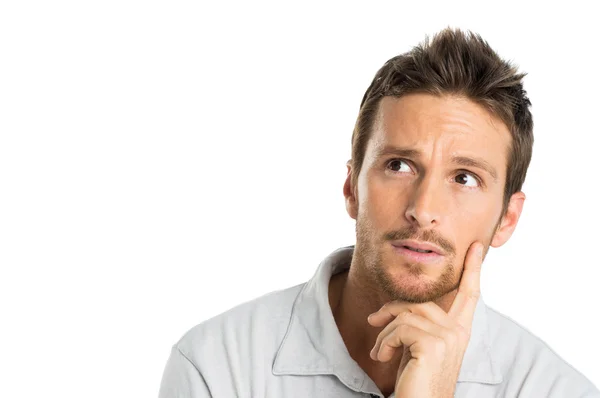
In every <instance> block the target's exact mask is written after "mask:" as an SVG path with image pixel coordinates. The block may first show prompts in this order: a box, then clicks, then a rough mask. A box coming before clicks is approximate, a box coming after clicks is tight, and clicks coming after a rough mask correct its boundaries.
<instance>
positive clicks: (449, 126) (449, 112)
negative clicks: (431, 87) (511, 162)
mask: <svg viewBox="0 0 600 398" xmlns="http://www.w3.org/2000/svg"><path fill="white" fill-rule="evenodd" d="M511 140H512V137H511V134H510V131H509V130H508V128H507V126H506V125H505V124H504V122H502V121H501V120H500V119H499V118H497V117H496V116H494V115H493V114H491V113H490V112H489V111H488V110H486V109H485V108H484V107H483V106H481V105H479V104H477V103H475V102H474V101H472V100H469V99H466V98H464V97H457V96H434V95H430V94H421V93H419V94H408V95H404V96H402V97H400V98H396V97H384V98H383V99H382V100H381V102H380V104H379V109H378V115H377V118H376V120H375V123H374V126H373V133H372V136H371V139H370V140H369V145H368V147H367V154H373V152H376V151H377V150H378V149H381V148H382V147H383V146H397V147H402V148H409V149H416V150H419V151H421V152H423V153H424V154H425V155H427V154H430V155H431V156H434V155H438V156H444V155H448V156H450V155H452V156H455V155H459V156H462V155H466V156H469V155H472V156H480V157H484V158H486V159H488V161H489V162H493V163H494V164H495V165H496V166H497V167H499V168H501V169H502V168H505V166H506V164H507V160H508V151H509V149H510V144H511ZM502 166H504V167H502Z"/></svg>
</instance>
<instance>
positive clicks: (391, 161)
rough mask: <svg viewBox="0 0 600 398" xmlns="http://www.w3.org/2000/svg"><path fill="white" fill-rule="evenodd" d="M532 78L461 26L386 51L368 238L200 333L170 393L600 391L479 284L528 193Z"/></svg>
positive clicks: (361, 139) (166, 379)
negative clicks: (527, 80)
mask: <svg viewBox="0 0 600 398" xmlns="http://www.w3.org/2000/svg"><path fill="white" fill-rule="evenodd" d="M523 77H524V74H519V73H517V70H516V68H514V67H513V66H512V65H510V64H509V63H507V62H505V61H503V60H501V59H500V58H499V57H498V55H497V54H496V53H495V52H494V51H493V50H492V49H491V48H490V47H489V46H488V45H487V43H486V42H485V41H483V40H482V39H481V37H480V36H478V35H474V34H465V33H463V32H461V31H459V30H451V29H446V30H444V31H442V32H440V33H439V34H437V35H436V36H435V37H434V38H433V40H432V41H431V42H429V41H428V40H426V41H425V42H424V43H423V44H421V45H419V46H417V47H415V48H414V49H412V50H411V51H410V52H408V53H406V54H402V55H399V56H397V57H394V58H392V59H390V60H389V61H388V62H386V63H385V65H384V66H383V67H382V68H381V69H380V70H379V71H378V73H377V75H376V76H375V78H374V80H373V82H372V83H371V85H370V87H369V88H368V89H367V92H366V93H365V95H364V97H363V100H362V103H361V107H360V112H359V115H358V119H357V122H356V127H355V130H354V133H353V136H352V158H351V160H350V161H348V164H347V168H348V175H347V178H346V181H345V183H344V189H343V192H344V196H345V198H346V209H347V211H348V214H349V215H350V217H352V218H353V219H355V220H356V238H357V240H356V245H355V246H348V247H343V248H340V249H338V250H336V251H334V252H333V253H331V254H330V255H329V256H328V257H327V258H325V260H324V261H323V262H322V263H321V264H320V265H319V267H318V269H317V272H316V274H315V276H314V277H313V278H312V279H311V280H310V281H308V282H307V283H304V284H301V285H298V286H294V287H291V288H288V289H286V290H282V291H277V292H272V293H270V294H267V295H265V296H263V297H260V298H258V299H255V300H253V301H251V302H248V303H245V304H242V305H240V306H238V307H235V308H233V309H231V310H229V311H227V312H225V313H223V314H221V315H219V316H216V317H214V318H212V319H210V320H207V321H205V322H203V323H201V324H200V325H198V326H196V327H195V328H193V329H192V330H190V331H189V332H188V333H187V334H186V335H185V336H184V337H183V338H182V339H181V340H180V341H179V342H178V343H177V344H175V346H174V347H173V350H172V352H171V356H170V358H169V361H168V363H167V366H166V369H165V372H164V375H163V380H162V384H161V388H160V397H161V398H175V397H180V398H183V397H190V398H191V397H219V398H220V397H369V396H370V397H390V396H391V397H402V398H413V397H414V398H416V397H453V396H455V397H581V398H583V397H600V391H598V390H597V389H596V387H595V386H594V385H593V384H592V383H591V382H590V381H589V380H588V379H587V378H586V377H585V376H583V375H582V374H581V373H579V372H578V371H577V370H575V369H573V368H572V367H571V366H570V365H569V364H568V363H566V362H565V361H564V360H562V359H561V358H560V357H559V356H558V355H557V354H555V353H554V352H553V351H552V350H551V349H550V348H549V347H548V346H547V345H546V344H545V343H544V342H542V341H541V340H540V339H538V338H537V337H535V336H534V335H532V334H531V333H529V332H528V331H526V330H525V329H523V328H522V327H521V326H519V325H518V324H516V323H515V322H513V321H511V320H509V319H508V318H505V317H504V316H503V315H501V314H500V313H498V312H496V311H494V310H493V309H491V308H489V307H487V306H486V305H485V304H484V302H483V300H482V297H481V295H480V292H479V277H480V267H481V263H482V261H483V258H484V257H485V254H486V253H487V251H488V249H489V247H490V246H493V247H499V246H502V245H503V244H504V243H505V242H506V241H508V239H509V238H510V236H511V235H512V233H513V231H514V229H515V227H516V226H517V222H518V220H519V216H520V214H521V210H522V208H523V202H524V201H525V195H524V194H523V192H521V188H522V185H523V182H524V180H525V175H526V172H527V168H528V166H529V162H530V159H531V153H532V146H533V121H532V116H531V113H530V111H529V106H530V101H529V100H528V98H527V96H526V93H525V91H524V90H523V86H522V78H523Z"/></svg>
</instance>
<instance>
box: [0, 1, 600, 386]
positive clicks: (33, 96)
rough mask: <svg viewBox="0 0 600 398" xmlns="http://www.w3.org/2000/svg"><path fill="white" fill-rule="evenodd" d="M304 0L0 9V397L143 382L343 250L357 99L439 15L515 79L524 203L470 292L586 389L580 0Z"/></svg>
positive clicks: (591, 356) (594, 245) (591, 71)
mask: <svg viewBox="0 0 600 398" xmlns="http://www.w3.org/2000/svg"><path fill="white" fill-rule="evenodd" d="M324 3H325V2H319V3H314V4H313V5H307V3H305V2H298V3H295V4H292V3H286V4H285V5H284V4H283V2H279V3H277V4H275V3H274V4H264V3H263V4H259V3H257V2H238V3H230V2H219V5H215V4H213V3H212V2H204V3H202V2H198V1H186V2H183V1H169V2H167V1H162V2H158V1H147V0H146V1H124V0H119V1H102V2H101V1H96V2H90V1H85V2H83V1H70V2H68V1H52V2H50V1H45V2H42V1H38V2H31V1H6V2H3V3H2V5H1V6H0V101H1V102H0V124H1V125H0V134H1V135H0V201H1V205H0V266H1V274H0V311H1V318H0V322H1V323H2V324H1V327H0V374H1V377H0V396H3V397H38V396H45V397H48V396H52V397H84V396H85V397H151V396H156V395H157V393H158V387H159V383H160V378H161V376H162V371H163V369H164V365H165V363H166V360H167V357H168V355H169V352H170V349H171V346H172V345H173V344H174V343H175V342H176V341H177V340H178V339H179V338H180V337H181V336H182V335H183V334H184V333H185V332H186V331H187V330H189V329H190V328H191V327H192V326H194V325H196V324H197V323H199V322H201V321H203V320H205V319H207V318H209V317H212V316H214V315H217V314H219V313H221V312H223V311H225V310H227V309H229V308H231V307H233V306H235V305H237V304H240V303H242V302H244V301H248V300H251V299H253V298H256V297H258V296H261V295H263V294H265V293H268V292H270V291H273V290H278V289H283V288H286V287H289V286H292V285H295V284H298V283H302V282H304V281H307V280H308V279H309V278H311V277H312V275H313V274H314V272H315V270H316V268H317V266H318V263H319V262H320V261H321V260H322V259H323V258H324V257H325V256H326V255H327V254H329V253H330V252H331V251H333V250H335V249H336V248H338V247H340V246H343V245H349V244H353V243H354V242H355V236H354V220H352V219H351V218H350V217H349V216H348V215H347V213H346V212H345V209H344V200H343V195H342V185H343V182H344V179H345V175H346V167H345V162H346V161H347V160H348V159H349V158H350V137H351V133H352V127H353V124H354V121H355V118H356V116H357V113H358V107H359V104H360V100H361V98H362V96H363V93H364V91H365V90H366V88H367V87H368V85H369V83H370V82H371V79H372V78H373V76H374V74H375V72H376V71H377V69H378V68H379V67H380V66H381V65H383V63H384V62H385V61H386V60H387V59H389V58H391V57H392V56H395V55H397V54H399V53H401V52H405V51H408V50H409V49H410V47H411V46H413V45H415V44H417V43H419V42H420V41H421V40H423V39H424V37H425V35H426V34H429V35H431V34H433V33H435V32H437V31H439V30H441V29H442V28H444V27H446V26H452V27H461V28H464V29H471V30H473V31H475V32H478V33H480V34H481V35H482V36H483V37H484V39H486V40H487V41H488V42H489V43H490V44H491V45H492V47H493V48H495V49H496V50H497V51H498V52H499V53H500V55H501V56H503V57H504V58H507V59H510V60H513V61H514V62H515V63H516V64H517V65H519V67H520V68H521V70H523V71H525V72H528V73H529V75H528V76H527V77H526V79H525V88H526V90H527V91H528V93H529V96H530V99H531V101H532V103H533V107H532V112H533V114H534V121H535V145H534V155H533V160H532V164H531V167H530V171H529V174H528V177H527V181H526V184H525V188H524V190H525V192H526V194H527V201H526V204H525V208H524V212H523V215H522V218H521V222H520V224H519V227H518V228H517V231H516V232H515V234H514V235H513V238H512V240H511V241H510V242H509V243H508V244H506V245H505V246H504V247H503V248H500V249H497V250H493V251H492V252H490V254H489V256H488V258H487V259H486V261H485V263H484V268H483V274H482V294H483V297H484V299H485V300H486V303H487V304H488V305H490V306H491V307H493V308H495V309H497V310H499V311H500V312H502V313H505V314H507V315H508V316H510V317H511V318H513V319H514V320H516V321H517V322H519V323H520V324H522V325H523V326H525V327H526V328H527V329H529V330H530V331H532V332H533V333H534V334H536V335H537V336H539V337H540V338H542V339H543V340H544V341H546V342H547V343H548V344H549V345H550V346H551V347H552V348H553V349H554V350H555V351H556V352H557V353H559V355H561V356H562V357H563V358H564V359H565V360H566V361H568V362H569V363H571V364H572V365H573V366H574V367H575V368H577V369H578V370H580V371H581V372H582V373H584V374H585V375H586V376H587V377H588V378H590V379H591V380H592V381H593V382H594V383H595V384H596V385H600V366H598V357H599V356H600V345H599V344H598V340H597V339H598V336H600V324H599V323H598V309H597V306H598V301H599V300H598V278H599V277H600V271H599V267H600V261H599V259H598V252H597V249H598V247H599V245H598V233H597V230H598V225H599V224H600V215H599V213H598V210H597V209H598V207H597V206H598V203H599V199H600V198H599V194H598V187H597V184H598V179H597V174H596V171H597V162H598V148H597V145H598V143H599V138H598V136H599V134H600V131H599V127H598V121H597V120H598V112H599V110H598V105H599V100H598V92H600V85H599V83H598V65H599V61H600V58H599V56H598V52H597V50H598V39H599V36H600V35H599V34H598V27H597V20H596V16H597V13H596V12H594V11H593V10H592V8H591V6H586V5H585V4H584V3H578V2H577V1H569V2H568V3H565V4H563V5H561V6H554V5H550V4H548V3H545V4H544V5H543V7H542V8H539V7H537V6H535V7H534V6H528V5H526V4H523V2H515V3H514V4H510V2H507V1H504V2H494V3H484V2H473V3H472V4H466V3H463V4H460V3H458V2H440V3H437V4H436V3H432V2H426V3H424V2H411V3H412V4H411V5H409V4H407V3H406V2H400V1H396V2H377V1H371V2H364V4H362V5H360V6H357V5H351V4H349V3H348V2H343V3H338V4H334V3H327V4H324ZM590 3H591V2H590ZM487 4H493V6H488V5H487ZM540 4H541V3H540Z"/></svg>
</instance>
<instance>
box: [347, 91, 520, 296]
mask: <svg viewBox="0 0 600 398" xmlns="http://www.w3.org/2000/svg"><path fill="white" fill-rule="evenodd" d="M510 143H511V135H510V132H509V131H508V129H507V127H506V126H505V125H504V123H502V122H501V121H500V120H499V119H497V118H495V117H494V116H492V115H491V114H490V113H489V112H488V111H486V110H485V109H484V108H483V107H481V106H480V105H478V104H476V103H474V102H472V101H470V100H468V99H465V98H459V97H451V96H442V97H436V96H432V95H428V94H410V95H406V96H403V97H400V98H394V97H384V98H383V99H382V101H381V102H380V107H379V117H378V119H377V121H376V122H375V125H374V126H373V132H372V135H371V138H370V140H369V143H368V145H367V148H366V153H365V158H364V162H363V165H362V168H361V171H360V175H359V176H358V180H357V198H356V207H355V208H354V210H355V211H356V213H355V214H352V212H353V210H352V207H350V208H349V212H350V213H351V216H352V217H353V218H356V220H357V222H356V232H357V243H356V248H355V256H358V260H359V261H358V263H360V264H362V267H364V268H365V271H366V272H367V273H368V274H369V275H372V277H373V280H374V281H375V282H376V283H377V286H378V288H379V289H381V290H382V292H383V293H384V294H386V295H387V296H388V297H390V298H392V299H395V300H403V301H410V302H426V301H435V300H436V299H438V298H440V297H442V296H444V295H446V294H447V293H450V292H451V291H453V290H454V289H456V288H457V287H458V285H459V282H460V276H461V273H462V269H463V263H464V259H465V255H466V253H467V250H468V249H469V247H470V245H471V244H472V243H473V242H475V241H480V242H482V243H484V244H485V245H486V246H485V247H486V251H485V252H487V249H488V247H489V245H490V243H491V242H492V239H493V238H494V235H495V232H496V231H497V228H498V227H499V222H500V221H501V211H502V200H503V191H504V185H505V182H506V166H507V156H508V151H509V147H510ZM347 183H348V182H347ZM519 213H520V208H519ZM517 219H518V215H517ZM515 223H516V221H515ZM511 232H512V231H511ZM506 239H508V238H506ZM422 243H430V244H433V245H435V246H434V247H427V246H422V247H421V249H428V250H429V249H434V252H431V253H419V252H417V251H415V250H414V249H416V248H417V247H415V246H419V244H422ZM502 243H504V242H501V243H500V244H502ZM498 245H499V244H494V246H498ZM435 251H437V252H438V253H437V254H436V253H435Z"/></svg>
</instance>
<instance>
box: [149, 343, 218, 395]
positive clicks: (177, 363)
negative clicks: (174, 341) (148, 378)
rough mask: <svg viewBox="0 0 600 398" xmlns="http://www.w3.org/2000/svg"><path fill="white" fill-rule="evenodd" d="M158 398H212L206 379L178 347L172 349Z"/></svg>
mask: <svg viewBox="0 0 600 398" xmlns="http://www.w3.org/2000/svg"><path fill="white" fill-rule="evenodd" d="M158 398H212V395H211V394H210V390H209V389H208V386H207V385H206V381H205V380H204V377H202V374H201V373H200V371H199V370H198V368H196V366H195V365H194V364H193V363H192V362H191V361H190V360H189V359H188V358H187V357H186V356H185V355H184V354H183V353H182V352H181V351H180V350H179V348H178V347H177V345H174V346H173V348H172V349H171V355H170V356H169V359H168V361H167V365H166V366H165V370H164V372H163V377H162V381H161V383H160V391H159V393H158Z"/></svg>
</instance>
